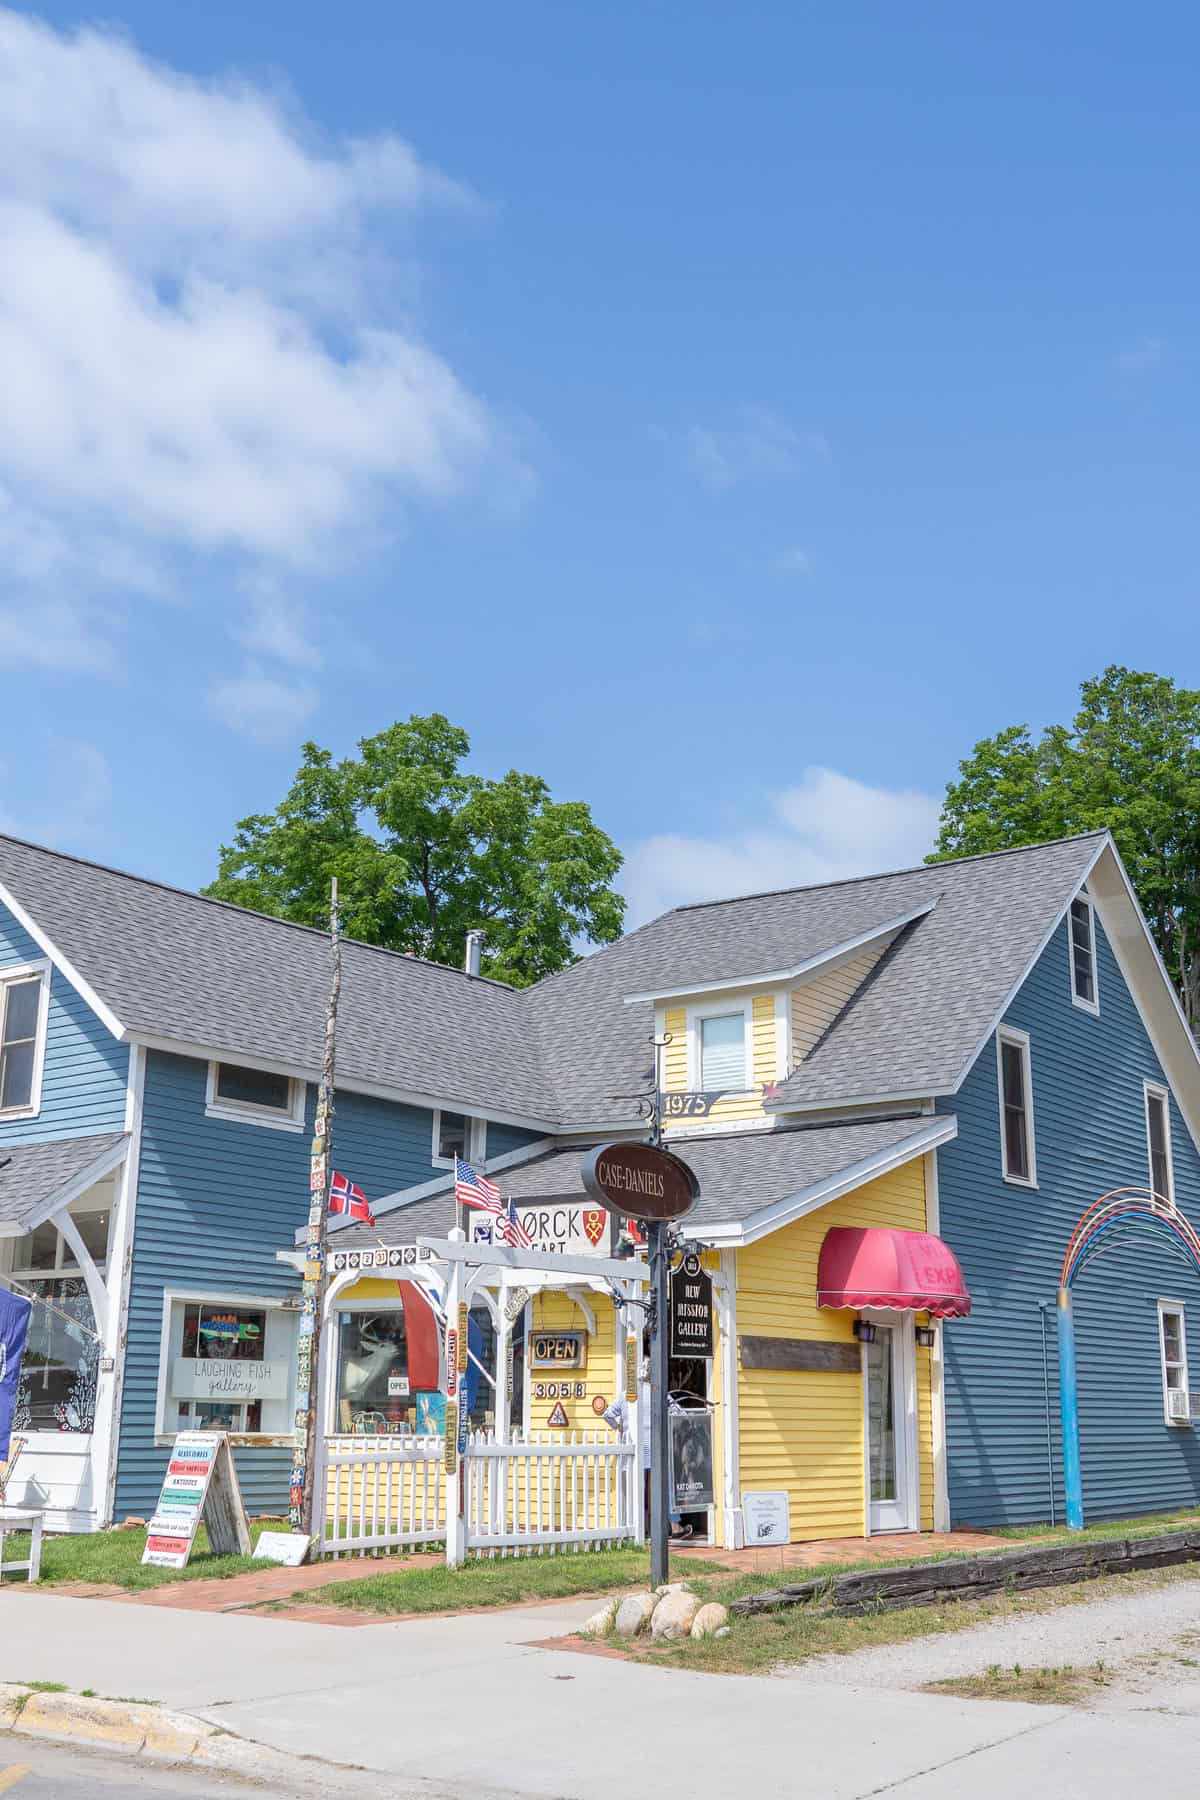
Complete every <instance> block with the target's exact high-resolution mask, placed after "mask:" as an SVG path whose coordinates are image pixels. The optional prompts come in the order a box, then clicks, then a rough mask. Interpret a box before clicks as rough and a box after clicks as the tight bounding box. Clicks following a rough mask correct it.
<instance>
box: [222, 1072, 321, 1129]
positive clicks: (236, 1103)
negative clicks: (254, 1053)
mask: <svg viewBox="0 0 1200 1800" xmlns="http://www.w3.org/2000/svg"><path fill="white" fill-rule="evenodd" d="M249 1066H250V1065H249V1064H248V1063H239V1062H235V1061H234V1059H233V1058H232V1057H231V1056H222V1057H219V1058H217V1059H216V1060H215V1061H213V1062H210V1063H209V1065H208V1087H207V1090H206V1092H205V1096H204V1116H205V1118H206V1119H232V1120H234V1121H235V1122H236V1123H238V1124H241V1125H265V1126H266V1127H267V1128H268V1130H270V1131H303V1130H304V1102H305V1091H306V1088H305V1083H304V1082H303V1081H297V1080H296V1078H295V1076H289V1077H288V1106H287V1111H286V1112H283V1111H281V1110H280V1108H278V1107H275V1106H256V1105H255V1103H254V1102H253V1101H252V1100H226V1099H223V1098H221V1097H220V1096H218V1094H217V1070H218V1069H219V1068H222V1067H224V1068H227V1069H241V1068H248V1067H249ZM258 1072H259V1073H263V1071H261V1070H260V1071H258ZM266 1073H268V1074H269V1073H274V1071H271V1070H268V1071H266ZM278 1073H280V1074H282V1073H283V1071H282V1069H281V1070H279V1071H278Z"/></svg>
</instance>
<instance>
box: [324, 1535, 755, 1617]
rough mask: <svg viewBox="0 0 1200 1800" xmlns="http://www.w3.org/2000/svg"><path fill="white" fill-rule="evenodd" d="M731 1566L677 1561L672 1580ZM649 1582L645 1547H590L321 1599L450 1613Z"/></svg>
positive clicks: (409, 1574) (382, 1579)
mask: <svg viewBox="0 0 1200 1800" xmlns="http://www.w3.org/2000/svg"><path fill="white" fill-rule="evenodd" d="M349 1566H350V1567H353V1565H352V1564H351V1565H349ZM724 1569H725V1565H723V1564H722V1563H719V1562H701V1561H700V1560H699V1559H697V1560H695V1561H691V1560H689V1561H688V1562H687V1563H686V1564H684V1563H682V1562H677V1563H675V1565H674V1567H673V1569H672V1579H673V1580H677V1581H678V1580H688V1581H690V1580H692V1579H693V1577H704V1576H709V1575H717V1574H721V1573H723V1572H724ZM649 1585H650V1559H649V1556H648V1554H647V1552H646V1551H645V1550H591V1551H583V1552H580V1554H579V1555H578V1556H575V1555H565V1556H519V1557H518V1556H507V1557H497V1558H495V1560H494V1561H488V1562H479V1561H472V1562H468V1563H465V1564H464V1565H463V1567H462V1568H461V1569H447V1568H445V1567H444V1566H443V1567H441V1568H433V1569H399V1570H397V1571H395V1572H394V1573H392V1574H385V1575H360V1576H358V1577H356V1578H355V1579H352V1580H347V1581H339V1582H335V1583H334V1584H333V1585H332V1586H331V1587H324V1588H322V1589H321V1591H320V1594H319V1595H318V1596H317V1598H319V1600H320V1602H321V1605H322V1606H352V1607H356V1608H358V1609H359V1610H360V1611H362V1612H376V1613H448V1612H465V1611H467V1610H468V1609H470V1608H472V1607H477V1606H519V1605H521V1603H522V1602H523V1601H526V1600H558V1599H565V1598H567V1597H568V1596H569V1595H572V1594H600V1593H607V1592H609V1591H610V1590H611V1589H613V1588H626V1587H627V1588H631V1589H632V1588H636V1587H639V1586H641V1587H648V1586H649Z"/></svg>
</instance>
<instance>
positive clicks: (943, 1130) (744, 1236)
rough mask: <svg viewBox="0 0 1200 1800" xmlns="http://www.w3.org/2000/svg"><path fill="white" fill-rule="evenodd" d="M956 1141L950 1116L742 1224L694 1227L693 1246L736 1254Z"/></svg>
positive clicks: (933, 1121) (955, 1128) (777, 1202)
mask: <svg viewBox="0 0 1200 1800" xmlns="http://www.w3.org/2000/svg"><path fill="white" fill-rule="evenodd" d="M957 1136H958V1120H957V1119H956V1118H955V1117H954V1116H953V1115H952V1114H944V1115H942V1116H941V1117H939V1118H936V1119H931V1120H930V1121H929V1123H928V1124H927V1125H924V1126H923V1127H922V1128H921V1130H920V1131H917V1132H914V1134H913V1135H912V1136H911V1137H907V1138H902V1139H901V1140H900V1142H899V1143H898V1144H891V1145H889V1146H888V1148H887V1149H886V1150H877V1151H876V1152H875V1153H874V1154H873V1155H872V1156H866V1157H863V1159H862V1160H861V1161H860V1162H856V1163H851V1164H849V1165H848V1167H846V1168H844V1169H839V1170H838V1171H837V1173H836V1174H834V1175H830V1176H828V1177H827V1178H826V1179H825V1180H824V1181H819V1182H815V1183H814V1184H813V1186H811V1187H807V1188H801V1189H800V1190H799V1192H797V1193H795V1194H788V1195H787V1196H785V1198H784V1199H782V1200H775V1201H773V1202H772V1204H771V1205H770V1206H764V1207H763V1209H762V1211H761V1212H756V1213H751V1215H750V1217H749V1218H748V1219H737V1220H732V1221H726V1222H724V1223H723V1222H721V1221H719V1220H718V1221H716V1222H715V1223H712V1222H707V1221H706V1222H705V1224H703V1225H700V1226H697V1227H696V1232H695V1240H696V1242H697V1243H701V1244H706V1245H711V1246H712V1247H713V1248H714V1249H719V1250H724V1249H738V1248H739V1247H741V1246H744V1245H746V1244H753V1243H756V1242H757V1241H758V1239H759V1238H762V1237H767V1236H769V1234H770V1233H771V1232H773V1231H779V1230H781V1229H782V1227H783V1226H785V1225H791V1224H793V1223H794V1221H795V1220H796V1219H802V1218H804V1217H805V1215H806V1214H808V1213H811V1212H816V1211H817V1210H818V1208H820V1207H822V1206H828V1204H829V1202H830V1201H831V1200H838V1199H840V1198H841V1196H842V1195H843V1194H848V1193H850V1192H851V1191H852V1190H853V1189H854V1188H857V1187H862V1186H863V1184H864V1183H865V1182H868V1181H876V1180H878V1178H879V1176H881V1175H889V1174H890V1173H891V1171H892V1170H893V1169H898V1168H900V1167H901V1166H902V1165H903V1164H904V1163H907V1162H912V1160H913V1158H914V1157H917V1156H924V1155H925V1154H926V1153H927V1152H928V1151H930V1150H936V1149H937V1147H938V1145H939V1144H948V1143H949V1142H950V1141H951V1139H952V1138H955V1137H957ZM682 1231H683V1234H684V1235H685V1236H687V1235H690V1234H689V1233H688V1231H687V1224H686V1221H685V1222H684V1223H683V1224H682Z"/></svg>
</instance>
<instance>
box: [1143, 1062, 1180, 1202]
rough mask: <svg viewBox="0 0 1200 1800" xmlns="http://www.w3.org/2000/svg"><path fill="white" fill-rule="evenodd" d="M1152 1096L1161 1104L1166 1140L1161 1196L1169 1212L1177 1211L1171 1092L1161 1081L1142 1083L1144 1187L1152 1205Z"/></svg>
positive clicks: (1154, 1196) (1153, 1196) (1153, 1197)
mask: <svg viewBox="0 0 1200 1800" xmlns="http://www.w3.org/2000/svg"><path fill="white" fill-rule="evenodd" d="M1151 1095H1154V1096H1155V1098H1156V1099H1159V1100H1161V1101H1162V1103H1163V1128H1164V1131H1165V1134H1166V1140H1167V1192H1166V1193H1165V1194H1164V1195H1163V1196H1162V1197H1163V1199H1164V1200H1165V1201H1166V1202H1167V1209H1168V1210H1169V1211H1170V1212H1176V1211H1178V1207H1177V1205H1176V1201H1175V1158H1174V1156H1173V1155H1172V1152H1171V1090H1170V1088H1169V1087H1167V1086H1166V1085H1165V1084H1164V1083H1163V1082H1161V1081H1143V1082H1142V1113H1143V1116H1144V1118H1145V1123H1146V1178H1147V1179H1146V1185H1147V1186H1148V1187H1149V1189H1150V1197H1151V1202H1152V1204H1153V1203H1154V1202H1156V1200H1157V1198H1158V1197H1157V1195H1156V1194H1155V1192H1154V1152H1153V1150H1152V1149H1151V1145H1150V1097H1151Z"/></svg>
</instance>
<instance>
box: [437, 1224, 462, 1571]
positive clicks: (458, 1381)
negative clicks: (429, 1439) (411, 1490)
mask: <svg viewBox="0 0 1200 1800" xmlns="http://www.w3.org/2000/svg"><path fill="white" fill-rule="evenodd" d="M450 1237H451V1240H452V1241H453V1240H454V1239H458V1240H460V1241H461V1239H462V1237H463V1233H462V1232H461V1231H459V1230H458V1229H455V1230H454V1231H452V1232H451V1233H450ZM462 1294H463V1265H462V1263H461V1262H460V1261H459V1260H458V1259H457V1258H454V1259H452V1260H451V1262H450V1264H449V1268H448V1271H447V1281H446V1346H447V1355H446V1393H447V1405H446V1436H445V1455H444V1456H443V1458H442V1467H443V1480H444V1482H445V1501H446V1505H445V1511H446V1567H447V1568H448V1569H457V1568H460V1567H461V1565H462V1564H463V1563H464V1562H465V1561H466V1555H467V1546H466V1535H467V1534H466V1526H465V1521H464V1518H463V1488H464V1479H463V1470H462V1468H461V1467H460V1465H459V1457H458V1415H459V1409H460V1408H461V1407H462V1405H463V1404H464V1400H465V1395H464V1393H463V1384H462V1373H461V1372H462V1370H463V1369H465V1367H466V1354H465V1351H464V1350H463V1349H461V1348H459V1347H458V1335H457V1334H458V1309H459V1302H460V1301H461V1299H462ZM451 1332H453V1333H454V1334H455V1336H454V1343H455V1346H456V1348H455V1356H456V1360H457V1365H458V1366H457V1368H451V1366H450V1356H449V1346H450V1343H451V1337H450V1334H451ZM451 1402H453V1404H451Z"/></svg>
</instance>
